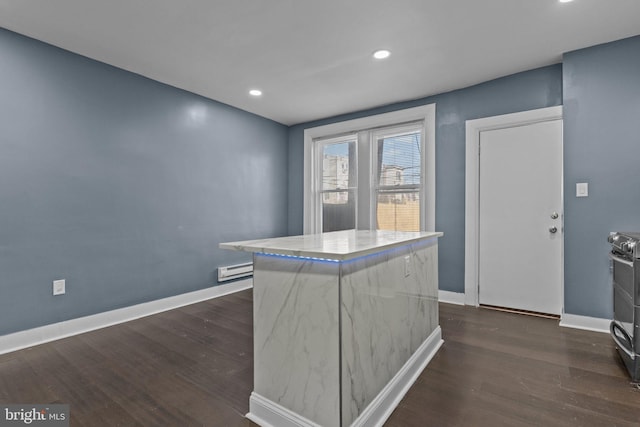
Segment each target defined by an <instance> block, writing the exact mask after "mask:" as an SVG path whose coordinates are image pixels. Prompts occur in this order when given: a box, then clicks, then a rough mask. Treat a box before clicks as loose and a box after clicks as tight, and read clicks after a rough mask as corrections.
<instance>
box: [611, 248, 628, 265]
mask: <svg viewBox="0 0 640 427" xmlns="http://www.w3.org/2000/svg"><path fill="white" fill-rule="evenodd" d="M609 258H611V260H612V261H614V262H619V263H621V264H624V265H628V266H629V267H633V261H629V260H627V259H624V258H620V257H619V256H617V255H614V254H612V253H611V252H609Z"/></svg>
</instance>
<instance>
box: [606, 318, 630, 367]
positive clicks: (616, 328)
mask: <svg viewBox="0 0 640 427" xmlns="http://www.w3.org/2000/svg"><path fill="white" fill-rule="evenodd" d="M609 330H610V331H611V336H612V337H613V340H614V341H615V343H616V345H617V346H618V347H619V348H620V349H621V350H622V351H624V352H625V353H627V355H628V356H629V357H630V358H631V360H634V359H635V358H636V354H635V353H634V352H633V350H631V349H632V348H633V346H632V345H631V338H630V337H629V334H627V331H625V330H624V328H621V327H620V325H618V324H617V323H616V322H615V320H614V321H612V322H611V325H610V326H609ZM621 340H624V342H623V341H621Z"/></svg>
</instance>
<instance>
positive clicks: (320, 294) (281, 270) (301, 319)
mask: <svg viewBox="0 0 640 427" xmlns="http://www.w3.org/2000/svg"><path fill="white" fill-rule="evenodd" d="M338 273H339V264H338V263H336V262H323V261H311V260H303V259H297V258H287V257H279V256H265V255H258V254H256V255H255V256H254V287H253V304H254V309H253V313H254V314H253V315H254V319H253V322H254V392H256V393H258V394H259V395H261V396H262V397H264V398H266V399H269V400H271V401H273V402H275V403H277V404H279V405H281V406H284V407H285V408H287V409H289V410H291V411H293V412H295V413H297V414H299V415H301V416H303V417H305V418H307V419H309V420H311V421H313V422H315V423H317V424H319V425H322V426H327V427H332V426H339V425H340V414H339V412H340V409H339V408H340V402H339V400H340V399H339V396H340V379H339V378H340V376H339V375H340V360H339V359H340V347H339V324H338V322H339V310H340V309H339V283H338V280H339V274H338Z"/></svg>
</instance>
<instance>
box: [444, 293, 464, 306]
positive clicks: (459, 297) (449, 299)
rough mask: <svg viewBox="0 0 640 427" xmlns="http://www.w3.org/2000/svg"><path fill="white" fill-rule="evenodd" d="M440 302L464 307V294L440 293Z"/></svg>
mask: <svg viewBox="0 0 640 427" xmlns="http://www.w3.org/2000/svg"><path fill="white" fill-rule="evenodd" d="M438 301H440V302H446V303H447V304H456V305H464V292H450V291H438Z"/></svg>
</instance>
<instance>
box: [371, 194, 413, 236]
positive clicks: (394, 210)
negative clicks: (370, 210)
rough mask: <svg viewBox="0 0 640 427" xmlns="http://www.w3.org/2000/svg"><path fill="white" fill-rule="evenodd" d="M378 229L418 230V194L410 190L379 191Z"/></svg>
mask: <svg viewBox="0 0 640 427" xmlns="http://www.w3.org/2000/svg"><path fill="white" fill-rule="evenodd" d="M377 220H378V227H377V228H378V230H395V231H420V195H419V193H418V192H417V191H410V192H395V191H389V192H379V193H378V203H377Z"/></svg>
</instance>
